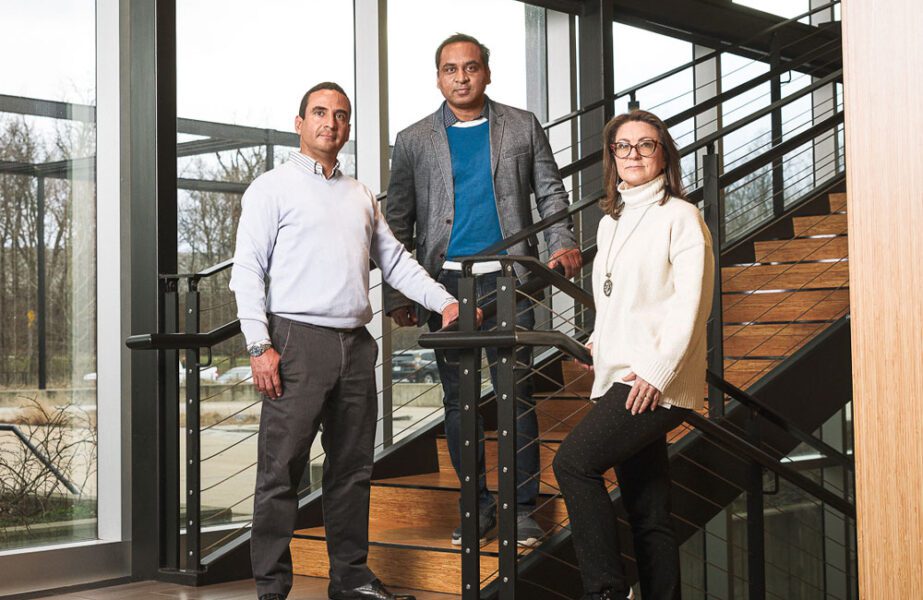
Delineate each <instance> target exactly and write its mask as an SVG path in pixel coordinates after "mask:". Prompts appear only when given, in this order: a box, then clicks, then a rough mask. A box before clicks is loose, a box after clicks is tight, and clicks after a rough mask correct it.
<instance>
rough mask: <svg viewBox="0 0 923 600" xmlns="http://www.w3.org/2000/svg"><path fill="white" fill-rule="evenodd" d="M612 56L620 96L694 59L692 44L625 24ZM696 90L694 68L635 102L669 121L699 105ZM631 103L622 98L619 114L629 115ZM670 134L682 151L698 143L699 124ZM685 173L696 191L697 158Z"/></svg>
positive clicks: (616, 31)
mask: <svg viewBox="0 0 923 600" xmlns="http://www.w3.org/2000/svg"><path fill="white" fill-rule="evenodd" d="M612 53H613V59H614V69H615V91H616V93H619V92H622V91H624V90H626V89H629V88H631V87H633V86H635V85H638V84H639V83H642V82H644V81H646V80H648V79H652V78H654V77H657V76H658V75H660V74H662V73H666V72H667V71H670V70H671V69H675V68H676V67H679V66H681V65H684V64H686V63H688V62H690V61H691V60H692V58H693V54H692V44H690V43H689V42H684V41H683V40H678V39H676V38H671V37H668V36H665V35H660V34H657V33H653V32H650V31H646V30H644V29H639V28H637V27H631V26H630V25H623V24H621V23H615V24H614V25H613V26H612ZM639 56H643V57H644V60H638V57H639ZM700 85H701V84H700ZM693 88H694V84H693V69H692V67H690V68H688V69H684V70H682V71H680V72H678V73H676V74H674V75H671V76H670V77H666V78H664V79H663V80H661V81H658V82H657V83H654V84H651V85H649V86H646V87H645V88H643V89H641V90H639V91H638V93H637V95H636V96H635V98H636V100H637V101H638V104H639V105H640V108H642V109H643V110H647V111H650V112H652V113H654V114H656V115H657V116H658V117H660V118H661V119H668V118H670V117H672V116H673V115H675V114H677V113H679V112H681V111H683V110H686V109H688V108H691V107H692V106H694V105H695V95H694V92H693ZM628 101H629V97H627V96H626V97H622V98H619V99H618V100H617V101H616V105H615V114H621V113H623V112H625V111H627V110H628ZM670 133H671V134H672V135H673V139H674V140H675V141H676V144H677V146H678V147H679V148H682V147H683V146H685V145H687V144H691V143H692V142H694V141H695V121H694V120H693V119H687V120H686V121H684V122H682V123H678V124H676V125H675V126H673V127H672V128H670ZM682 170H683V176H684V180H685V181H686V184H687V187H692V185H691V184H692V181H693V180H694V175H695V157H694V156H692V155H690V156H687V157H685V158H684V159H683V161H682Z"/></svg>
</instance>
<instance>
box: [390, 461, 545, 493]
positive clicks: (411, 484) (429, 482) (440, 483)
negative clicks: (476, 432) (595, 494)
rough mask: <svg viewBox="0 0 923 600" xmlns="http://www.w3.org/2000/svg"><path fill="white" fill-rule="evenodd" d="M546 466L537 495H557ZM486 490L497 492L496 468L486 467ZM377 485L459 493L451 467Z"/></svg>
mask: <svg viewBox="0 0 923 600" xmlns="http://www.w3.org/2000/svg"><path fill="white" fill-rule="evenodd" d="M548 466H549V465H548V464H545V463H544V462H543V463H542V467H543V470H542V472H541V474H540V475H539V490H538V492H539V494H541V495H543V496H551V495H554V494H556V493H558V490H557V480H556V479H555V477H554V471H552V470H551V468H545V467H548ZM486 475H487V489H488V490H490V491H491V492H496V491H497V489H498V488H497V481H498V475H497V469H496V466H494V467H491V466H490V464H488V466H487V473H486ZM374 484H377V485H383V486H394V487H405V488H433V489H440V490H451V491H454V492H456V493H458V491H459V483H458V476H456V475H455V471H454V470H452V467H451V465H450V466H449V467H448V468H447V469H442V468H440V470H439V471H434V472H432V473H420V474H418V475H406V476H404V477H389V478H388V479H379V480H377V481H375V482H374ZM374 484H373V485H374Z"/></svg>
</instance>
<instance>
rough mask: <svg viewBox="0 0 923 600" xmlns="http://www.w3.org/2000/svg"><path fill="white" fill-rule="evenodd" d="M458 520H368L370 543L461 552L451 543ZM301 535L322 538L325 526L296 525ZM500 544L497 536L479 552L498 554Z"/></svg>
mask: <svg viewBox="0 0 923 600" xmlns="http://www.w3.org/2000/svg"><path fill="white" fill-rule="evenodd" d="M457 526H458V523H455V525H453V526H452V527H451V528H449V529H446V528H445V527H438V526H433V525H424V524H420V525H403V526H398V527H392V526H385V525H382V524H381V523H371V522H370V523H369V544H370V545H376V546H381V545H390V546H406V547H410V548H417V549H426V550H436V551H440V552H450V553H453V554H461V549H460V548H459V547H458V546H453V545H452V540H451V538H452V532H453V531H454V530H455V527H457ZM294 535H296V536H298V537H300V538H308V539H314V540H325V539H327V538H326V530H325V529H324V527H323V526H320V527H310V528H308V529H299V530H298V531H296V532H295V534H294ZM498 552H499V546H498V544H497V541H496V540H492V541H490V542H489V543H487V544H485V545H484V546H481V556H484V555H490V556H497V553H498Z"/></svg>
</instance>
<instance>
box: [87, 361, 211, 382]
mask: <svg viewBox="0 0 923 600" xmlns="http://www.w3.org/2000/svg"><path fill="white" fill-rule="evenodd" d="M217 379H218V367H215V366H212V367H206V368H204V369H200V370H199V381H210V382H211V381H216V380H217ZM83 380H84V381H96V372H95V371H94V372H92V373H87V374H86V375H84V376H83ZM179 384H180V385H186V367H184V366H183V363H182V362H180V363H179Z"/></svg>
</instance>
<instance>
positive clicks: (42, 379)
mask: <svg viewBox="0 0 923 600" xmlns="http://www.w3.org/2000/svg"><path fill="white" fill-rule="evenodd" d="M35 196H36V212H37V215H36V219H35V271H36V285H35V309H36V323H35V324H36V329H37V332H36V333H37V334H38V389H40V390H44V389H45V388H46V387H47V384H48V351H47V350H48V348H47V344H48V342H47V340H46V339H45V337H46V336H45V333H46V331H45V324H46V318H45V317H46V314H45V307H46V302H47V296H46V293H45V178H44V177H39V178H38V181H37V190H36V194H35Z"/></svg>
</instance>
